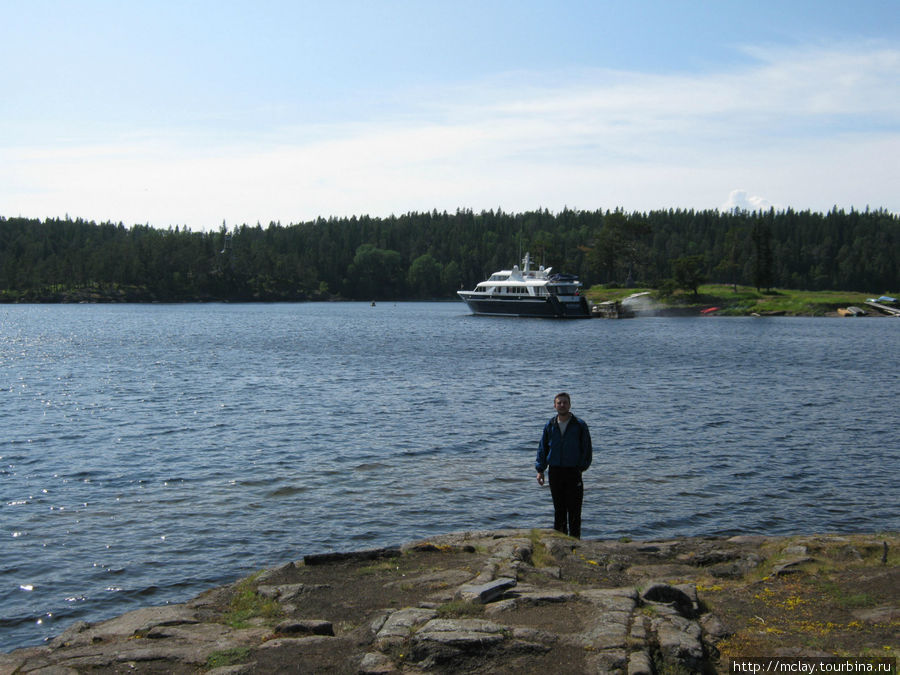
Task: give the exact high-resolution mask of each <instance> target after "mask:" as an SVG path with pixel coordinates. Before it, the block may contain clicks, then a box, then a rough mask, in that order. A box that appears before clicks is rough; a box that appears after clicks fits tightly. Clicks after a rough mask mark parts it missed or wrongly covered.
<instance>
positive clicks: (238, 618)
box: [224, 574, 283, 628]
mask: <svg viewBox="0 0 900 675" xmlns="http://www.w3.org/2000/svg"><path fill="white" fill-rule="evenodd" d="M257 576H259V574H254V575H253V576H251V577H247V578H246V579H243V580H242V581H240V582H238V584H237V585H236V586H235V592H234V596H233V597H232V598H231V603H230V604H229V607H228V611H227V612H225V617H224V619H225V623H226V624H227V625H229V626H231V627H232V628H247V627H248V626H249V625H250V619H254V618H262V619H265V620H267V621H273V620H275V619H278V618H280V617H281V616H282V615H283V612H282V609H281V605H279V604H278V602H276V601H275V600H273V599H271V598H264V597H262V596H261V595H260V594H259V593H257V592H256V583H255V582H256V577H257Z"/></svg>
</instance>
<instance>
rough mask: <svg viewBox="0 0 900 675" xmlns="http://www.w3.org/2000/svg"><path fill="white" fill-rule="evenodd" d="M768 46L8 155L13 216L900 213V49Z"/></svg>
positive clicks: (5, 199)
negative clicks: (643, 67)
mask: <svg viewBox="0 0 900 675" xmlns="http://www.w3.org/2000/svg"><path fill="white" fill-rule="evenodd" d="M754 53H755V54H757V56H758V57H759V58H760V62H759V63H758V65H757V66H755V67H747V66H745V67H743V68H742V69H741V70H738V71H732V72H721V73H709V74H705V75H697V74H694V75H683V74H680V75H670V76H662V75H644V74H635V73H621V72H609V71H603V72H595V73H593V74H591V75H590V76H588V77H584V76H581V77H580V78H579V79H578V80H577V81H574V80H573V81H572V82H570V83H566V82H562V83H561V84H559V85H556V86H554V87H544V88H539V87H533V86H528V87H524V86H523V87H514V86H508V85H499V84H497V83H487V84H481V85H477V86H476V85H472V86H471V87H469V88H468V89H466V90H460V89H456V90H453V91H448V92H446V93H445V92H437V91H435V92H431V93H430V96H428V97H425V98H424V99H423V100H421V101H405V102H401V105H402V106H403V110H402V113H397V119H396V120H393V121H392V120H388V121H387V122H379V121H369V122H365V123H363V122H359V123H355V124H344V125H337V124H336V125H332V126H319V127H315V128H309V127H301V128H297V129H290V128H282V129H278V130H271V129H270V130H267V131H266V133H265V134H264V135H260V136H259V137H258V139H256V140H255V141H254V140H253V139H252V138H251V139H250V140H249V141H248V140H246V137H245V139H244V141H243V142H233V143H222V142H218V143H211V142H203V141H202V137H200V136H197V137H195V138H194V139H193V140H190V139H191V136H190V135H189V134H186V133H178V132H179V131H182V130H171V131H169V132H166V133H161V134H157V135H155V136H153V135H148V136H147V137H146V138H145V139H144V140H141V141H139V142H135V141H131V140H129V141H125V142H122V143H121V144H116V143H115V142H107V143H102V144H96V145H90V144H87V145H82V146H77V147H76V146H72V147H61V148H54V147H21V146H18V147H10V148H7V149H3V148H2V147H0V151H2V152H3V155H4V161H3V162H2V163H0V214H2V215H5V216H13V215H26V216H32V217H46V216H57V215H59V216H61V215H63V214H64V213H69V214H71V215H73V216H81V217H84V218H90V219H95V220H113V221H119V220H121V221H123V222H126V223H128V224H131V223H142V222H150V223H151V224H153V225H155V226H160V227H165V226H168V225H175V224H188V225H190V226H191V227H193V228H197V229H200V228H203V229H205V228H213V227H217V226H218V225H219V224H220V223H221V222H222V220H223V219H225V220H227V221H228V223H229V224H236V223H241V222H247V223H255V222H257V221H259V222H262V223H264V224H265V223H268V222H269V221H272V220H278V221H281V222H282V223H288V222H299V221H302V220H308V219H313V218H315V217H316V216H319V215H322V216H329V215H337V216H340V215H350V214H354V213H357V214H358V213H367V214H371V215H388V214H390V213H403V212H406V211H408V210H420V211H421V210H431V209H432V208H437V209H448V210H453V209H455V208H457V207H471V208H474V209H476V210H479V209H482V208H493V207H496V206H498V205H499V206H502V207H503V208H504V209H505V210H513V211H515V210H525V209H530V208H537V207H547V208H550V209H553V210H557V209H561V208H562V207H564V206H569V207H572V208H585V209H594V208H615V207H616V206H623V207H624V208H626V209H628V210H632V209H637V210H647V209H653V208H669V207H673V208H678V207H683V208H716V207H721V208H734V206H738V207H740V208H747V209H750V210H754V209H758V208H768V206H770V205H773V204H774V205H775V206H776V208H781V207H780V206H778V205H780V204H781V205H790V206H794V207H797V208H811V209H815V210H826V209H828V208H830V207H831V206H832V205H834V204H838V205H841V206H847V207H850V206H857V207H864V206H866V205H871V206H873V207H885V208H888V209H890V210H893V211H900V202H898V201H897V199H898V196H897V193H896V185H897V184H898V182H900V175H898V163H897V160H896V157H897V156H900V153H898V149H900V96H898V91H897V87H896V84H895V73H896V72H897V70H898V69H900V68H898V66H900V50H888V49H883V48H880V47H878V48H869V49H868V50H865V49H862V48H860V47H859V46H857V47H855V48H847V49H843V50H832V51H825V50H796V51H778V52H761V51H757V52H754ZM419 94H421V92H419ZM735 185H748V186H749V185H752V186H755V187H754V191H755V192H757V193H758V194H765V195H766V198H762V197H759V196H756V195H753V194H750V193H748V192H746V191H743V190H734V186H735ZM729 193H730V196H729V199H728V201H727V202H725V204H724V205H723V204H722V203H721V200H722V196H723V195H725V194H729Z"/></svg>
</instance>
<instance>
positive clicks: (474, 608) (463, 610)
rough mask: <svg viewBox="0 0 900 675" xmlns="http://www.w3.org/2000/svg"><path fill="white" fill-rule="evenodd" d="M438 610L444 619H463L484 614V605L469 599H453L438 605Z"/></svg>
mask: <svg viewBox="0 0 900 675" xmlns="http://www.w3.org/2000/svg"><path fill="white" fill-rule="evenodd" d="M436 611H437V613H438V616H439V617H441V618H442V619H461V618H463V617H467V616H468V617H471V616H482V615H483V614H484V605H482V604H481V603H480V602H469V601H467V600H451V601H450V602H445V603H444V604H443V605H441V606H440V607H438V608H437V610H436Z"/></svg>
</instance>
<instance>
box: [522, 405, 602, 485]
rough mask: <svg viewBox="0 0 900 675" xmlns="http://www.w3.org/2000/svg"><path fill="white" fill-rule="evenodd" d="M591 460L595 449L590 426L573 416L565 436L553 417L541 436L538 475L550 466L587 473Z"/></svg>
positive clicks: (536, 464) (537, 462)
mask: <svg viewBox="0 0 900 675" xmlns="http://www.w3.org/2000/svg"><path fill="white" fill-rule="evenodd" d="M591 459H593V447H592V446H591V432H590V431H588V425H587V424H586V423H585V422H583V421H582V420H580V419H578V418H577V417H575V415H572V417H571V418H570V419H569V424H568V426H567V427H566V433H565V435H563V434H562V433H560V429H559V423H558V422H557V421H556V417H553V418H552V419H551V420H550V421H549V422H547V425H546V426H545V427H544V432H543V433H542V434H541V442H540V443H539V444H538V452H537V459H536V460H535V462H534V468H535V470H536V471H537V472H538V473H542V472H543V471H544V469H546V468H547V467H548V466H551V467H554V466H565V467H577V468H579V469H581V470H582V471H585V470H586V469H587V468H588V467H589V466H590V465H591Z"/></svg>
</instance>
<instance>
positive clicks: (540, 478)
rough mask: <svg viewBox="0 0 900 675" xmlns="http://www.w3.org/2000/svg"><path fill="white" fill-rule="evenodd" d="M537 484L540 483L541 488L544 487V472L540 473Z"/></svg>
mask: <svg viewBox="0 0 900 675" xmlns="http://www.w3.org/2000/svg"><path fill="white" fill-rule="evenodd" d="M537 482H538V485H541V486H543V485H544V472H543V471H538V475H537Z"/></svg>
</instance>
